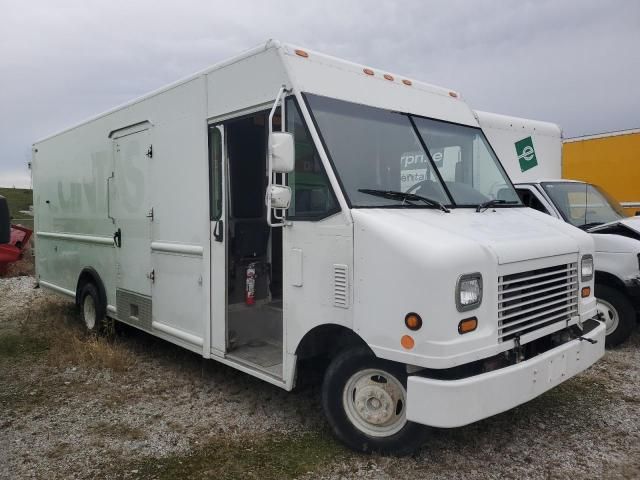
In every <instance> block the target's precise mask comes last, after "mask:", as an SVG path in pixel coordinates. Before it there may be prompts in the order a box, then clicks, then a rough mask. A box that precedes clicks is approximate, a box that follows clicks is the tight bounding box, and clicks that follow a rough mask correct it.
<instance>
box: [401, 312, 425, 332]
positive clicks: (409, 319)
mask: <svg viewBox="0 0 640 480" xmlns="http://www.w3.org/2000/svg"><path fill="white" fill-rule="evenodd" d="M404 324H405V325H406V326H407V328H408V329H409V330H413V331H414V332H415V331H416V330H420V328H421V327H422V318H420V315H418V314H417V313H413V312H411V313H407V316H406V317H404Z"/></svg>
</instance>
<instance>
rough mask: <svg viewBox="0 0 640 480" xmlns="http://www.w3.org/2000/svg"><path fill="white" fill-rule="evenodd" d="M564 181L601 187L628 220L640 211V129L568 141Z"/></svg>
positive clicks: (563, 149)
mask: <svg viewBox="0 0 640 480" xmlns="http://www.w3.org/2000/svg"><path fill="white" fill-rule="evenodd" d="M562 177H563V178H571V179H574V180H582V181H584V182H587V183H593V184H595V185H599V186H600V187H602V188H603V189H605V190H606V191H607V192H609V194H610V195H612V196H613V198H615V199H616V200H617V201H618V202H619V203H620V204H621V205H622V207H623V208H624V210H625V212H626V214H627V215H629V216H633V215H635V214H636V212H638V211H640V129H633V130H622V131H619V132H610V133H602V134H598V135H587V136H583V137H575V138H566V139H565V140H564V142H563V145H562Z"/></svg>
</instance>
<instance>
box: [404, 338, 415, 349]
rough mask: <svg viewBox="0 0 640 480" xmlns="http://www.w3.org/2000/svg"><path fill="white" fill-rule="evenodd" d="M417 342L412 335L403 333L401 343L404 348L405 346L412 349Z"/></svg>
mask: <svg viewBox="0 0 640 480" xmlns="http://www.w3.org/2000/svg"><path fill="white" fill-rule="evenodd" d="M415 344H416V342H415V340H414V339H413V337H412V336H410V335H403V336H402V338H401V339H400V345H402V348H404V349H405V350H411V349H412V348H413V347H414V346H415Z"/></svg>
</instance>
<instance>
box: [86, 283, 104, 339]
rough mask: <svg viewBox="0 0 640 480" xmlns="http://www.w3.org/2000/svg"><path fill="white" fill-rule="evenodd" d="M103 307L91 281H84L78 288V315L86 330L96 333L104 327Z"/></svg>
mask: <svg viewBox="0 0 640 480" xmlns="http://www.w3.org/2000/svg"><path fill="white" fill-rule="evenodd" d="M104 312H105V308H104V306H103V304H102V301H101V300H100V295H99V294H98V290H97V289H96V287H95V285H94V284H93V283H86V284H84V285H83V286H82V289H81V290H80V317H81V318H82V321H83V323H84V326H85V328H86V329H87V332H89V333H91V334H93V335H98V334H99V333H101V331H102V330H103V328H104V320H105V313H104Z"/></svg>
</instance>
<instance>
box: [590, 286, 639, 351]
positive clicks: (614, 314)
mask: <svg viewBox="0 0 640 480" xmlns="http://www.w3.org/2000/svg"><path fill="white" fill-rule="evenodd" d="M595 294H596V300H597V302H598V304H597V309H598V313H599V314H601V318H602V319H603V320H604V322H605V325H606V327H607V332H606V333H607V337H606V340H605V344H606V346H607V347H615V346H618V345H620V344H621V343H622V342H624V341H625V340H626V339H627V338H629V337H630V336H631V333H633V329H634V328H635V325H636V316H635V311H634V309H633V305H632V304H631V302H630V301H629V299H628V298H627V297H626V296H625V295H624V294H623V293H622V292H620V291H618V290H616V289H615V288H612V287H609V286H608V285H601V284H598V285H596V290H595Z"/></svg>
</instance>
